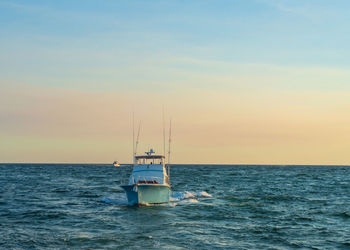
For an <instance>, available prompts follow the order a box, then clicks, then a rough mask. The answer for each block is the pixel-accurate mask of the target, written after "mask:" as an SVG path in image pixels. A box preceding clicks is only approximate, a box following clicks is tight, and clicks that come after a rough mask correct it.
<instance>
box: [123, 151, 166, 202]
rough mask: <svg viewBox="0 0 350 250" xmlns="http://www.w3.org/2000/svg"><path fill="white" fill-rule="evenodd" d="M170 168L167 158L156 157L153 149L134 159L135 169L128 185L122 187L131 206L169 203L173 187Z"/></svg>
mask: <svg viewBox="0 0 350 250" xmlns="http://www.w3.org/2000/svg"><path fill="white" fill-rule="evenodd" d="M167 170H168V171H169V168H168V169H167V168H166V166H165V156H163V155H156V154H155V152H154V151H153V149H150V150H149V152H145V155H139V156H135V157H134V167H133V171H132V173H131V175H130V178H129V183H128V184H127V185H122V186H121V187H122V188H123V189H124V191H125V193H126V196H127V198H128V203H129V204H130V205H147V204H160V203H167V202H169V197H170V194H171V187H170V181H169V175H168V174H169V172H168V171H167Z"/></svg>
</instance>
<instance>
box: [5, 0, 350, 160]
mask: <svg viewBox="0 0 350 250" xmlns="http://www.w3.org/2000/svg"><path fill="white" fill-rule="evenodd" d="M349 25H350V1H348V0H332V1H331V0H327V1H326V0H201V1H199V0H172V1H170V0H169V1H166V0H143V1H141V0H134V1H129V0H125V1H124V0H118V1H114V0H113V1H112V0H103V1H97V0H75V1H70V0H69V1H68V0H61V1H50V0H42V1H40V0H22V1H20V0H13V1H10V0H0V162H36V163H41V162H42V163H50V162H60V163H111V162H113V161H114V160H119V162H121V163H128V162H131V161H132V120H133V112H134V117H135V127H136V130H137V127H138V124H139V123H140V124H141V126H140V128H141V129H140V140H139V141H140V143H139V148H138V153H143V152H145V151H147V150H148V149H149V148H150V147H152V148H154V150H155V151H156V152H157V153H163V144H162V142H163V137H162V124H163V123H162V110H163V107H164V111H165V120H166V130H167V131H168V127H169V120H170V119H171V120H172V145H171V148H172V152H171V159H170V162H171V163H188V164H190V163H208V164H213V163H216V164H341V165H349V164H350V156H349V149H350V115H349V114H350V59H349V58H350V32H349V31H348V27H349ZM167 133H168V132H167Z"/></svg>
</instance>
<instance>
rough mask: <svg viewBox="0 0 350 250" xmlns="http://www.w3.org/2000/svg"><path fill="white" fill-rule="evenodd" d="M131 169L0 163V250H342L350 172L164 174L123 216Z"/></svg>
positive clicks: (179, 169) (198, 169) (242, 169)
mask: <svg viewBox="0 0 350 250" xmlns="http://www.w3.org/2000/svg"><path fill="white" fill-rule="evenodd" d="M130 172H131V167H121V168H115V167H112V166H109V165H69V164H65V165H59V164H1V165H0V248H1V249H14V248H15V249H67V248H70V249H81V248H82V249H220V248H222V249H268V248H270V249H296V248H305V249H308V248H313V249H325V248H327V249H334V248H337V249H350V167H346V166H209V165H205V166H204V165H196V166H180V165H177V166H173V167H172V168H171V182H172V186H173V191H174V194H173V197H172V202H170V203H169V204H165V205H157V206H147V207H130V206H127V202H126V198H125V194H124V193H123V191H122V190H121V188H120V187H119V185H120V184H122V183H125V182H127V179H128V176H129V174H130Z"/></svg>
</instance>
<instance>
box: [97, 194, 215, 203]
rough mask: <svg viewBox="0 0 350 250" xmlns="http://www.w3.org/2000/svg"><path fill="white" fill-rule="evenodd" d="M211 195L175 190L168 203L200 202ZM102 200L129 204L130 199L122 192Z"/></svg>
mask: <svg viewBox="0 0 350 250" xmlns="http://www.w3.org/2000/svg"><path fill="white" fill-rule="evenodd" d="M211 197H212V195H211V194H208V193H207V192H205V191H202V192H189V191H184V192H175V191H174V192H173V193H172V195H171V197H170V200H169V203H168V204H169V205H170V206H176V205H178V204H188V203H199V202H200V201H199V199H200V198H211ZM101 201H102V202H104V203H107V204H111V205H117V206H128V200H127V199H126V197H124V196H120V194H118V195H111V196H108V197H103V198H102V200H101ZM168 204H167V205H168ZM164 205H165V204H164Z"/></svg>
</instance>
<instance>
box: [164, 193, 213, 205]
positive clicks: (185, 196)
mask: <svg viewBox="0 0 350 250" xmlns="http://www.w3.org/2000/svg"><path fill="white" fill-rule="evenodd" d="M210 197H212V195H211V194H208V193H207V192H205V191H202V192H190V191H184V192H176V191H174V192H173V195H172V197H170V202H171V203H174V204H175V205H177V204H179V203H180V204H183V203H199V198H210Z"/></svg>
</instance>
